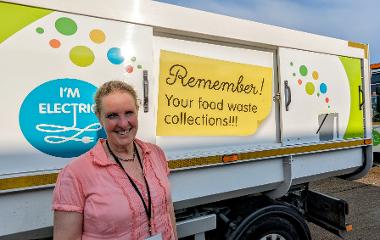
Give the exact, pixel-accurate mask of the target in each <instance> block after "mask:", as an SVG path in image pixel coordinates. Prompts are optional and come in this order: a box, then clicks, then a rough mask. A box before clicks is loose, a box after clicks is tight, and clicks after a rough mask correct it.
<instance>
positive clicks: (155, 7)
mask: <svg viewBox="0 0 380 240" xmlns="http://www.w3.org/2000/svg"><path fill="white" fill-rule="evenodd" d="M6 2H14V3H21V4H26V5H31V6H38V7H43V8H48V9H53V10H59V11H65V12H72V13H78V14H84V15H89V16H98V17H101V18H109V19H116V20H122V21H127V22H132V23H140V24H144V25H150V26H153V27H155V28H157V29H161V31H165V32H171V33H176V34H180V33H181V35H187V36H200V35H203V36H204V37H206V38H208V39H218V38H219V39H225V40H227V39H228V41H230V42H233V41H236V42H246V43H248V44H264V45H268V46H281V47H289V48H296V49H308V50H310V51H315V52H322V53H329V54H337V55H343V56H350V57H358V58H362V57H364V51H363V49H359V48H352V47H348V45H347V41H344V40H340V39H335V38H330V37H325V36H320V35H316V34H311V33H306V32H300V31H295V30H290V29H286V28H282V27H277V26H271V25H267V24H262V23H257V22H253V21H248V20H242V19H238V18H233V17H228V16H223V15H219V14H214V13H208V12H204V11H199V10H194V9H188V8H184V7H179V6H175V5H170V4H166V3H160V2H155V1H150V0H109V1H102V0H81V1H79V2H78V1H76V0H64V1H63V0H49V1H45V0H15V1H6ZM89 6H91V7H89Z"/></svg>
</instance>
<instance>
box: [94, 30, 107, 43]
mask: <svg viewBox="0 0 380 240" xmlns="http://www.w3.org/2000/svg"><path fill="white" fill-rule="evenodd" d="M90 39H91V41H93V42H94V43H98V44H100V43H103V42H104V41H105V40H106V34H105V33H104V32H103V31H102V30H100V29H94V30H92V31H91V32H90Z"/></svg>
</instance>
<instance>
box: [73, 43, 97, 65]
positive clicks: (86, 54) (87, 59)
mask: <svg viewBox="0 0 380 240" xmlns="http://www.w3.org/2000/svg"><path fill="white" fill-rule="evenodd" d="M94 59H95V56H94V53H93V52H92V50H91V49H90V48H88V47H86V46H76V47H73V48H72V49H71V50H70V60H71V62H73V63H74V64H75V65H77V66H79V67H87V66H90V65H91V64H92V63H93V62H94Z"/></svg>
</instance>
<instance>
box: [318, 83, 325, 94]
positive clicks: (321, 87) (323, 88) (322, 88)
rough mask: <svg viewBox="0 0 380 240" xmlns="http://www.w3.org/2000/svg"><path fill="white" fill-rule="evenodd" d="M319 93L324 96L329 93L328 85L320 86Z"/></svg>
mask: <svg viewBox="0 0 380 240" xmlns="http://www.w3.org/2000/svg"><path fill="white" fill-rule="evenodd" d="M319 91H321V93H323V94H325V93H326V92H327V85H326V83H321V85H319Z"/></svg>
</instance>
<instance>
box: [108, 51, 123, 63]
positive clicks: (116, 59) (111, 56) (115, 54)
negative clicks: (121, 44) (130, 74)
mask: <svg viewBox="0 0 380 240" xmlns="http://www.w3.org/2000/svg"><path fill="white" fill-rule="evenodd" d="M107 58H108V61H110V62H111V63H112V64H116V65H118V64H121V63H123V62H124V57H123V56H122V55H121V50H120V48H117V47H114V48H111V49H110V50H108V52H107Z"/></svg>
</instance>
